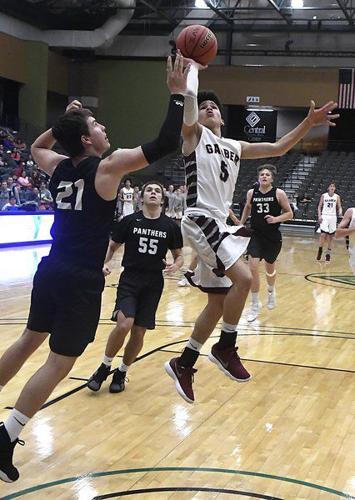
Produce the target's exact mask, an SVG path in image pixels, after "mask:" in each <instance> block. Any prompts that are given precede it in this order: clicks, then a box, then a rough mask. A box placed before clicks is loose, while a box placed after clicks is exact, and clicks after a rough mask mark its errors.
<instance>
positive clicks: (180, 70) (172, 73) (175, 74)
mask: <svg viewBox="0 0 355 500" xmlns="http://www.w3.org/2000/svg"><path fill="white" fill-rule="evenodd" d="M190 66H191V65H190V64H188V65H187V66H186V68H185V69H184V58H183V56H182V55H181V52H180V51H179V50H178V51H177V52H176V58H175V61H174V64H173V61H172V58H171V56H169V57H168V62H167V64H166V72H167V79H166V83H167V85H168V87H169V90H170V92H171V94H185V93H186V85H187V75H188V73H189V71H190Z"/></svg>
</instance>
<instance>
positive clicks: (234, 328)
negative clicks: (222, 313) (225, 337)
mask: <svg viewBox="0 0 355 500" xmlns="http://www.w3.org/2000/svg"><path fill="white" fill-rule="evenodd" d="M222 331H223V332H226V333H235V332H236V331H237V325H231V324H230V323H226V322H225V321H224V320H223V321H222Z"/></svg>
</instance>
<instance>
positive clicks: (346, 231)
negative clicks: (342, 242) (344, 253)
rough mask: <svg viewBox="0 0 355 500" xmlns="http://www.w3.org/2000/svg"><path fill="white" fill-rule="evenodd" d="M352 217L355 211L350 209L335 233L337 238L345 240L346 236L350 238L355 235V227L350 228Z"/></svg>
mask: <svg viewBox="0 0 355 500" xmlns="http://www.w3.org/2000/svg"><path fill="white" fill-rule="evenodd" d="M352 216H353V209H352V208H348V209H347V211H346V212H345V214H344V217H343V219H342V221H341V222H340V224H339V226H338V227H337V230H336V231H335V237H336V238H343V237H345V236H349V235H350V234H352V233H355V227H352V228H349V225H350V222H351V218H352Z"/></svg>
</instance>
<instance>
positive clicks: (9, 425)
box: [5, 408, 30, 443]
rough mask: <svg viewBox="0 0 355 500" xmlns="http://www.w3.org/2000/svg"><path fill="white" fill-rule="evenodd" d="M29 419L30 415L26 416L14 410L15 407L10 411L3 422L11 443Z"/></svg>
mask: <svg viewBox="0 0 355 500" xmlns="http://www.w3.org/2000/svg"><path fill="white" fill-rule="evenodd" d="M29 420H30V417H26V415H24V414H23V413H21V412H20V411H18V410H16V408H14V409H13V410H12V411H11V413H10V415H9V416H8V418H7V420H6V422H5V429H6V430H7V433H8V435H9V437H10V441H11V442H12V443H13V442H14V441H15V440H16V439H17V438H18V437H19V435H20V433H21V432H22V430H23V428H24V427H25V425H26V424H27V422H28V421H29Z"/></svg>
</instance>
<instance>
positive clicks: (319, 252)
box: [316, 248, 323, 260]
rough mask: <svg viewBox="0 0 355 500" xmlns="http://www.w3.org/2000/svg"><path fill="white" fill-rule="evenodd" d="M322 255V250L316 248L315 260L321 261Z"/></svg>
mask: <svg viewBox="0 0 355 500" xmlns="http://www.w3.org/2000/svg"><path fill="white" fill-rule="evenodd" d="M322 253H323V249H322V248H318V253H317V257H316V259H317V260H321V258H322Z"/></svg>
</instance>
